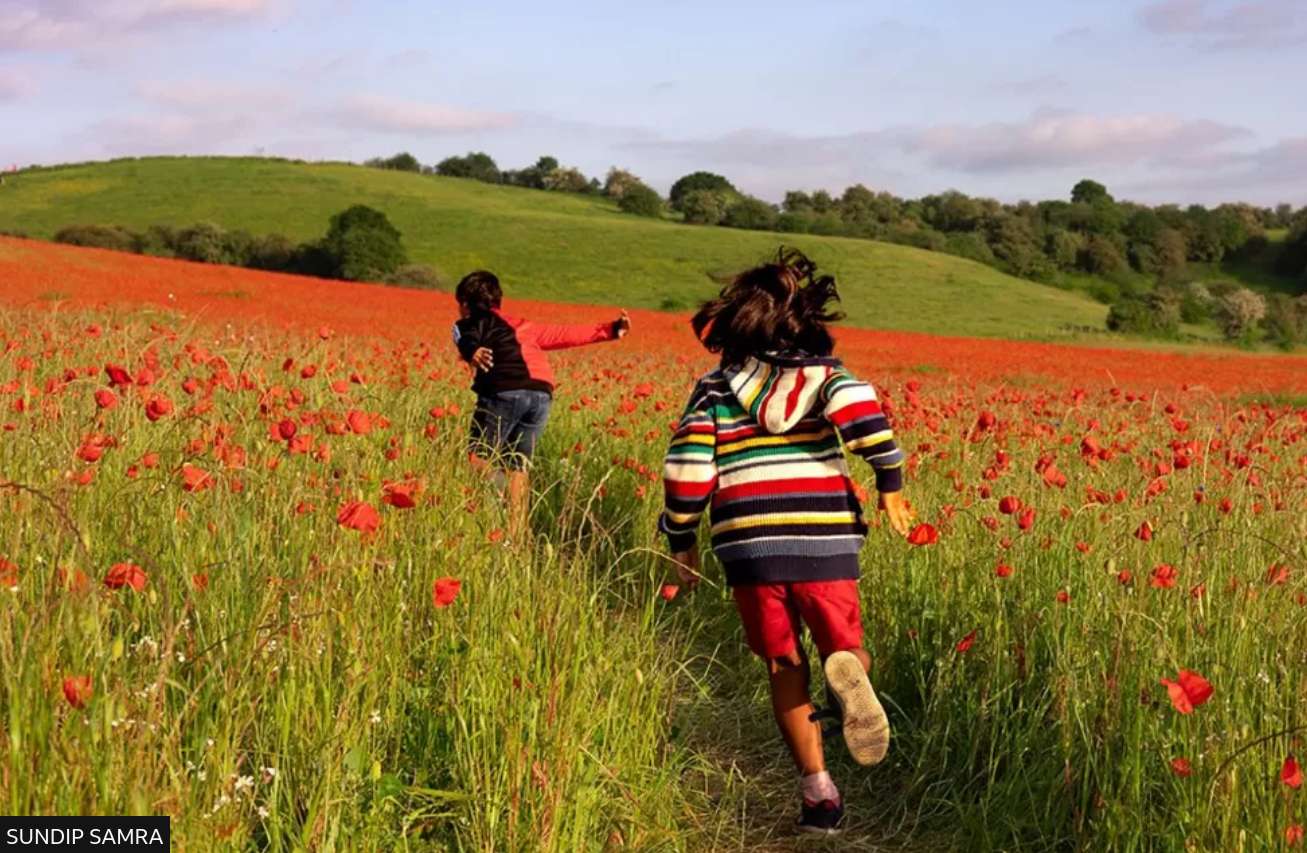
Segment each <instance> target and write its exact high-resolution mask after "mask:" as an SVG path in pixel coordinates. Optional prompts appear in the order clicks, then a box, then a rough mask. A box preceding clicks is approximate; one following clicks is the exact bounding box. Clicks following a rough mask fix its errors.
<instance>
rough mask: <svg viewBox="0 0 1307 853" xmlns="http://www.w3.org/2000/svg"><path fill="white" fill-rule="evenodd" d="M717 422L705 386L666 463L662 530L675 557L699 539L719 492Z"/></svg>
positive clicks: (683, 420)
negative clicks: (701, 525)
mask: <svg viewBox="0 0 1307 853" xmlns="http://www.w3.org/2000/svg"><path fill="white" fill-rule="evenodd" d="M716 456H717V422H716V419H715V418H714V417H713V413H712V407H711V400H710V398H709V397H708V395H707V394H706V393H705V391H704V388H703V385H702V383H700V384H699V385H697V386H695V389H694V393H692V394H691V395H690V402H689V403H688V404H687V405H686V407H685V414H683V415H682V416H681V421H680V424H679V425H678V426H677V428H676V434H675V435H674V436H672V442H671V445H670V446H669V447H668V448H667V457H666V460H665V461H664V463H663V498H664V504H663V513H662V516H661V517H660V518H659V520H658V529H659V530H660V531H662V532H663V534H664V535H666V536H667V544H668V546H669V547H670V548H671V550H672V552H673V553H680V552H682V551H686V550H688V549H689V548H690V547H691V546H692V545H694V543H695V540H696V539H697V531H698V528H699V519H700V518H701V517H702V516H703V513H704V510H706V509H707V508H708V503H709V501H711V500H712V495H713V492H714V491H715V490H716V488H717V459H716Z"/></svg>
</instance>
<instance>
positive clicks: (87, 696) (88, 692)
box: [64, 675, 95, 708]
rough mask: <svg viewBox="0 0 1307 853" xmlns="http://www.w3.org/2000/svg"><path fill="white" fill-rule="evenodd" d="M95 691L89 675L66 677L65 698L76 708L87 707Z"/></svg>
mask: <svg viewBox="0 0 1307 853" xmlns="http://www.w3.org/2000/svg"><path fill="white" fill-rule="evenodd" d="M94 692H95V691H94V689H93V688H92V685H91V676H89V675H70V676H68V677H67V678H65V679H64V698H65V699H67V700H68V704H69V705H72V706H73V707H74V708H85V707H86V703H87V702H89V701H91V696H92V694H93V693H94Z"/></svg>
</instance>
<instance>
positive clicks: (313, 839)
mask: <svg viewBox="0 0 1307 853" xmlns="http://www.w3.org/2000/svg"><path fill="white" fill-rule="evenodd" d="M0 281H2V282H3V290H0V808H3V809H4V810H5V811H6V812H7V813H12V814H32V813H56V814H83V813H84V814H122V813H166V814H169V815H171V816H172V832H173V838H174V839H176V840H177V843H178V849H187V850H191V849H194V850H207V849H270V850H298V849H306V848H307V849H324V850H326V849H336V850H346V849H348V850H355V849H358V850H400V849H411V850H441V849H476V850H559V851H572V850H610V849H638V850H650V849H654V850H705V849H775V850H784V849H790V846H791V845H792V834H791V829H790V826H789V825H790V823H791V821H792V820H793V817H794V812H795V810H796V807H797V785H796V783H795V780H794V777H793V772H792V769H791V768H789V767H788V766H787V761H788V759H786V758H785V755H784V750H783V747H782V745H781V743H780V740H779V736H778V735H777V734H776V733H775V730H774V727H773V724H772V722H771V717H770V711H769V709H768V707H767V702H766V683H765V677H764V675H763V670H762V667H761V665H760V664H758V663H757V662H756V661H755V660H752V659H751V658H750V656H749V654H748V652H747V650H746V649H745V648H744V644H743V638H742V636H741V633H740V629H739V627H738V619H737V617H736V616H735V614H734V611H733V605H732V603H731V601H730V597H729V594H728V592H727V591H726V590H725V589H724V587H723V585H722V583H721V580H720V576H719V575H718V574H717V573H716V571H715V567H714V565H713V564H712V561H711V559H709V560H708V561H707V565H706V573H707V578H706V580H705V582H704V583H703V584H702V585H701V586H700V588H699V589H698V590H696V591H694V592H692V593H691V592H689V591H686V590H682V589H680V588H678V587H677V586H676V585H675V584H674V583H673V581H672V578H674V574H673V573H672V572H671V571H670V569H669V566H668V564H667V559H666V556H665V549H664V548H663V546H662V543H661V542H660V541H658V538H657V536H656V534H655V530H654V525H655V521H656V518H657V514H658V511H659V509H660V507H661V483H660V480H661V477H660V465H661V458H662V453H663V450H664V449H665V445H666V440H667V438H668V436H669V435H670V428H671V427H672V426H673V425H674V423H675V421H676V419H677V418H678V416H679V414H680V409H681V406H682V405H683V403H684V398H685V396H686V394H687V392H688V390H689V388H690V387H691V385H692V384H693V382H694V379H695V378H696V377H697V376H698V375H700V374H701V373H703V372H705V371H706V370H707V369H709V368H710V367H711V365H712V362H711V360H710V358H709V357H708V356H707V355H706V354H704V353H702V352H701V351H699V350H698V349H697V347H696V342H695V341H694V339H693V336H692V335H691V334H690V332H689V330H688V324H687V323H686V320H685V318H684V317H683V316H678V315H669V314H658V313H655V312H633V321H634V328H633V331H632V334H631V335H630V336H629V337H628V338H627V339H625V340H623V341H622V342H619V343H615V344H608V345H604V346H602V347H594V348H589V349H586V350H578V351H576V352H574V353H567V354H562V355H560V357H558V358H556V359H555V365H556V367H557V370H558V374H559V378H560V387H559V389H558V393H557V395H556V400H555V404H554V410H553V416H552V420H551V423H550V425H549V429H548V430H547V432H546V433H545V436H544V438H543V440H542V442H541V446H540V448H539V451H538V464H537V467H536V469H535V473H534V475H533V481H534V486H535V495H534V500H533V505H532V516H531V527H532V530H533V533H534V538H533V540H532V542H531V543H530V546H529V547H524V546H522V545H521V544H520V543H510V542H507V541H505V536H504V527H505V519H504V512H503V509H502V507H501V504H500V501H499V498H498V494H497V491H496V487H495V484H494V483H493V482H489V481H486V480H484V479H483V478H482V477H481V476H480V475H479V474H478V472H477V471H475V470H474V469H472V467H471V466H469V465H468V464H467V462H466V457H465V441H466V428H467V423H466V421H467V418H468V416H469V414H470V408H471V403H472V398H471V395H470V393H469V392H468V391H467V390H466V388H467V385H468V374H467V372H466V369H465V368H464V367H462V366H461V365H460V364H458V363H457V362H456V360H455V358H454V352H453V348H452V345H451V344H450V342H449V334H448V329H449V323H450V322H451V321H452V319H453V316H454V305H453V303H452V300H450V299H449V297H448V296H445V295H442V294H433V293H416V292H410V291H403V290H396V289H388V288H381V287H372V286H367V285H345V284H341V283H337V282H327V281H317V280H302V279H295V278H292V277H289V276H277V275H271V274H260V273H254V272H249V271H242V270H232V269H227V268H222V267H207V266H206V267H201V266H197V265H190V264H184V263H178V262H168V261H159V260H153V259H149V258H137V257H131V256H121V255H115V254H112V253H107V252H97V251H87V250H74V249H68V248H61V247H50V246H44V245H41V244H36V243H27V242H23V241H10V240H0ZM507 286H508V288H509V291H508V293H509V300H510V301H511V282H508V283H507ZM511 308H512V309H513V310H514V311H515V312H516V313H521V314H525V315H527V316H533V317H540V318H542V319H550V320H552V321H555V322H584V321H587V320H590V319H592V318H599V317H607V316H608V315H609V314H611V309H608V308H578V307H576V306H568V307H566V308H560V307H558V306H550V305H547V304H543V303H517V304H513V305H512V306H511ZM838 340H839V348H838V354H840V355H842V356H843V357H844V358H845V359H846V361H847V363H848V364H849V365H850V366H851V367H852V368H853V370H854V371H855V372H857V373H859V374H860V375H862V376H865V377H866V378H868V379H869V380H871V381H873V382H874V383H876V384H877V386H878V388H879V389H880V391H881V394H882V398H883V400H884V401H885V404H886V408H887V410H888V411H889V413H890V415H891V418H892V422H893V424H894V427H895V430H896V432H897V433H898V435H899V441H900V444H901V445H902V446H903V447H904V449H905V451H906V452H907V453H908V454H909V459H908V463H907V476H906V483H907V485H906V495H907V497H908V498H909V500H910V501H911V503H912V505H913V507H914V509H915V511H916V514H917V526H916V528H915V529H914V530H913V532H912V535H911V536H910V537H909V538H908V540H907V541H903V540H900V539H897V538H895V537H894V536H893V535H892V534H891V532H890V531H889V530H888V529H887V527H885V526H884V525H882V524H880V523H879V521H878V519H876V517H875V516H874V515H870V517H869V521H870V523H871V524H872V531H871V534H870V536H869V538H868V543H867V546H866V548H865V550H864V552H863V579H862V582H861V590H862V596H863V605H864V627H865V629H866V641H867V645H868V648H869V650H870V652H871V654H872V658H873V661H874V664H873V670H872V680H873V682H874V683H875V684H876V686H877V690H878V692H879V693H880V694H881V697H882V700H883V701H884V703H885V705H886V708H887V710H888V711H889V714H890V718H891V723H892V725H893V727H894V740H893V744H892V747H891V753H890V759H889V760H888V761H887V762H886V764H885V765H883V766H881V767H879V768H876V769H873V770H865V769H859V768H856V767H854V766H853V765H852V763H851V762H849V761H848V760H847V759H845V758H844V757H843V753H842V747H841V746H839V745H832V747H831V748H830V749H828V755H829V757H830V758H831V760H832V772H833V773H834V775H835V778H836V780H837V781H838V782H839V784H840V787H841V789H842V791H843V792H844V794H845V796H846V798H847V800H848V803H849V810H850V819H851V826H850V830H849V832H848V833H847V834H846V835H845V836H844V837H843V838H841V839H840V841H839V842H838V844H837V846H836V847H833V848H831V849H842V850H847V849H881V848H885V847H888V848H890V849H894V848H896V847H902V848H905V849H922V848H926V849H954V848H963V849H1003V850H1015V849H1028V850H1049V849H1112V850H1132V849H1138V850H1152V849H1198V850H1237V849H1246V850H1263V849H1292V848H1295V847H1300V846H1302V845H1303V834H1304V831H1303V827H1304V825H1307V791H1302V790H1301V788H1302V785H1303V773H1302V770H1301V768H1300V765H1299V760H1300V758H1301V759H1302V760H1307V713H1304V706H1305V704H1307V643H1305V642H1304V637H1307V553H1305V546H1304V544H1303V543H1304V541H1307V359H1302V358H1295V357H1288V356H1286V357H1272V356H1250V355H1236V354H1225V353H1221V354H1216V353H1162V352H1148V351H1140V350H1125V349H1077V348H1071V347H1060V346H1054V345H1048V344H1035V343H1021V342H1005V341H992V340H989V341H987V340H976V339H960V338H933V337H929V336H925V335H913V334H907V333H883V332H876V331H872V330H859V329H847V330H841V332H840V334H839V338H838ZM852 470H853V471H854V475H855V477H856V478H858V479H859V481H860V483H861V486H862V488H864V489H867V490H869V491H870V490H871V489H872V482H873V478H872V475H871V471H870V469H869V468H865V467H861V468H859V467H854V468H853V469H852ZM874 499H875V496H874V491H873V492H871V494H869V495H868V504H869V505H871V502H874ZM869 513H870V510H869Z"/></svg>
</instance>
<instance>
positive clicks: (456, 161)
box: [436, 151, 503, 184]
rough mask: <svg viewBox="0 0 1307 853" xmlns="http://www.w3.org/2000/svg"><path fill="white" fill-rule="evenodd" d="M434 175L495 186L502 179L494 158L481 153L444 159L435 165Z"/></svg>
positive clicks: (475, 152) (471, 152)
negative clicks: (468, 179)
mask: <svg viewBox="0 0 1307 853" xmlns="http://www.w3.org/2000/svg"><path fill="white" fill-rule="evenodd" d="M436 174H437V175H444V176H446V177H449V178H471V179H472V180H474V181H482V182H484V183H487V184H497V183H499V182H500V181H501V180H502V178H503V176H502V174H501V173H500V171H499V166H498V165H496V164H495V160H494V158H493V157H491V156H490V155H489V154H486V153H485V152H483V151H470V152H468V153H467V154H465V155H464V156H462V157H446V158H445V159H444V160H441V161H440V162H439V163H437V164H436Z"/></svg>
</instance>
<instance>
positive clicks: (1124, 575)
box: [1116, 569, 1134, 586]
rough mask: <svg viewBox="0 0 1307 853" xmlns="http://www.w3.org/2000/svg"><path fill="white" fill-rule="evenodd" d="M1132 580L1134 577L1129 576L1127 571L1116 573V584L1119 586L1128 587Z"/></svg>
mask: <svg viewBox="0 0 1307 853" xmlns="http://www.w3.org/2000/svg"><path fill="white" fill-rule="evenodd" d="M1133 579H1134V575H1132V574H1130V570H1129V569H1122V570H1121V571H1119V572H1117V573H1116V582H1117V583H1119V584H1121V586H1129V585H1130V581H1131V580H1133Z"/></svg>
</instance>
